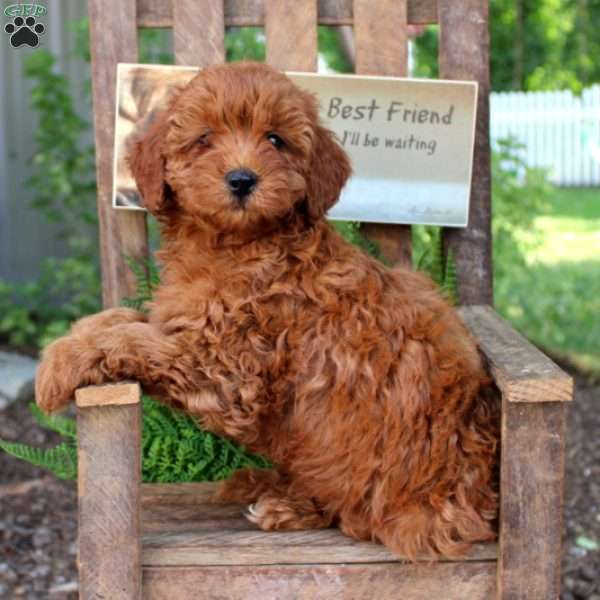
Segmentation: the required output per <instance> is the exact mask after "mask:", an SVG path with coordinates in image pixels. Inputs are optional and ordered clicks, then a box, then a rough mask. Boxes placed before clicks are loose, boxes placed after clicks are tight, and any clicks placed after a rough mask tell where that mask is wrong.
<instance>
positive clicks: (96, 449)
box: [76, 384, 142, 600]
mask: <svg viewBox="0 0 600 600" xmlns="http://www.w3.org/2000/svg"><path fill="white" fill-rule="evenodd" d="M76 402H77V407H78V411H77V437H78V472H79V475H78V495H79V552H78V566H79V589H80V595H79V597H80V598H81V599H82V600H91V599H96V598H106V599H107V600H108V599H110V600H140V599H141V597H142V595H141V594H142V592H141V590H142V571H141V535H140V483H141V465H140V460H141V458H140V445H141V435H140V434H141V405H140V389H139V386H138V385H137V384H118V385H107V386H100V387H90V388H85V389H80V390H77V393H76Z"/></svg>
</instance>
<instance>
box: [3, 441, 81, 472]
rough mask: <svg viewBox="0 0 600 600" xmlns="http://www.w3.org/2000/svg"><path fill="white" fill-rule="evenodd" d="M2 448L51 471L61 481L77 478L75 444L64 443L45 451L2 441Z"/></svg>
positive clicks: (16, 456) (12, 454)
mask: <svg viewBox="0 0 600 600" xmlns="http://www.w3.org/2000/svg"><path fill="white" fill-rule="evenodd" d="M0 448H2V450H4V451H5V452H7V453H8V454H10V455H11V456H14V457H15V458H19V459H21V460H24V461H26V462H28V463H30V464H32V465H34V466H36V467H42V468H43V469H47V470H48V471H51V472H52V473H54V475H56V477H58V478H59V479H75V478H76V477H77V448H76V447H75V445H74V444H70V443H67V442H63V443H62V444H59V445H58V446H55V447H54V448H49V449H44V448H33V447H31V446H27V445H25V444H20V443H18V442H7V441H5V440H0Z"/></svg>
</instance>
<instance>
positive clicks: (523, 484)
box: [498, 398, 567, 600]
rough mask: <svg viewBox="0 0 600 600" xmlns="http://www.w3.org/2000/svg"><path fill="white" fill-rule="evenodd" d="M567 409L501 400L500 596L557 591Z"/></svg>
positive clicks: (543, 595)
mask: <svg viewBox="0 0 600 600" xmlns="http://www.w3.org/2000/svg"><path fill="white" fill-rule="evenodd" d="M566 409H567V407H566V405H565V404H563V403H561V402H544V403H532V404H515V403H512V402H509V401H508V400H507V399H506V398H504V399H503V401H502V442H501V443H502V452H501V463H500V489H501V494H500V539H499V546H500V550H499V563H498V599H499V600H547V599H549V598H558V597H559V595H560V563H561V556H562V548H561V541H562V540H561V538H562V515H563V488H564V447H565V414H566Z"/></svg>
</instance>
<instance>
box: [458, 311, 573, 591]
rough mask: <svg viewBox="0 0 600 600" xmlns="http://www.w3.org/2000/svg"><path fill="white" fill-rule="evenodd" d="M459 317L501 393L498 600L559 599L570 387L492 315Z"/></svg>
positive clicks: (464, 313) (464, 314) (566, 379)
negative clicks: (472, 337) (566, 426)
mask: <svg viewBox="0 0 600 600" xmlns="http://www.w3.org/2000/svg"><path fill="white" fill-rule="evenodd" d="M461 316H462V318H463V320H464V321H465V324H466V325H467V326H468V327H469V329H470V330H471V332H472V333H473V335H474V336H475V337H476V338H477V341H478V342H479V345H480V347H481V350H482V352H483V353H484V355H485V356H486V358H487V360H488V362H489V366H490V371H491V374H492V376H493V377H494V381H495V382H496V384H497V385H498V387H499V389H500V391H501V393H502V425H501V458H500V548H499V556H498V578H497V598H498V600H549V599H550V598H558V597H559V595H560V561H561V557H562V551H561V550H562V547H561V538H562V511H563V487H564V450H565V415H566V404H565V402H568V401H569V400H571V399H572V397H573V380H572V379H571V377H569V376H568V375H567V374H566V373H564V372H563V371H562V370H561V369H559V368H558V367H557V366H556V365H555V364H554V363H553V362H552V361H551V360H550V359H549V358H548V357H546V356H545V355H544V354H542V353H541V352H540V351H539V350H538V349H537V348H535V346H533V345H532V344H531V343H530V342H528V341H527V340H526V339H525V338H524V337H523V336H521V335H520V334H519V333H517V332H516V331H514V329H512V328H511V327H510V325H508V323H506V322H505V321H503V320H502V319H501V318H500V317H499V316H498V315H497V314H496V313H495V312H494V311H493V309H492V308H490V307H488V306H471V307H464V308H462V309H461Z"/></svg>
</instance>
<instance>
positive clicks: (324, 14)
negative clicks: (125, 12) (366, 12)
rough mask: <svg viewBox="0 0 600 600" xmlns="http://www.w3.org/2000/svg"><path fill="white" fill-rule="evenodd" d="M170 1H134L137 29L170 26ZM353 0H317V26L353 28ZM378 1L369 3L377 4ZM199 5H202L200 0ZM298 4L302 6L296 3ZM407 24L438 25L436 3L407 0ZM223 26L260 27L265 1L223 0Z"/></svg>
mask: <svg viewBox="0 0 600 600" xmlns="http://www.w3.org/2000/svg"><path fill="white" fill-rule="evenodd" d="M173 1H174V2H177V1H178V0H137V12H138V26H139V27H172V26H173ZM352 2H353V0H318V2H317V22H318V23H319V24H320V25H352V24H353V23H354V17H353V10H352ZM378 2H379V0H375V1H373V2H372V4H373V5H376V4H377V3H378ZM198 4H200V5H202V4H203V3H202V2H201V0H198ZM298 4H299V5H300V4H302V3H301V2H298ZM407 4H408V23H410V24H411V25H426V24H428V23H436V22H437V0H408V3H407ZM224 15H225V25H226V26H228V27H245V26H251V25H254V26H259V27H262V26H263V25H264V23H265V0H225V1H224Z"/></svg>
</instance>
